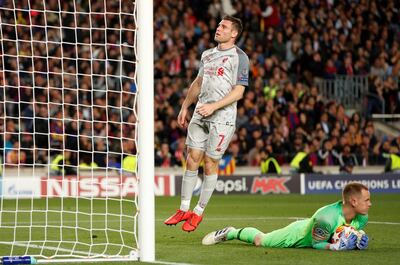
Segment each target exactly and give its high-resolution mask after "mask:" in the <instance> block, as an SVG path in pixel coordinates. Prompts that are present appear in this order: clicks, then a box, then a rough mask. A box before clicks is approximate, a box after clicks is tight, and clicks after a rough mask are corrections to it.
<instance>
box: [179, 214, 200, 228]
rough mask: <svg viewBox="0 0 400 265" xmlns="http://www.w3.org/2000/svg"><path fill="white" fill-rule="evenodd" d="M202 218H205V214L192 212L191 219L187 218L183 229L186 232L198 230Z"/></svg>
mask: <svg viewBox="0 0 400 265" xmlns="http://www.w3.org/2000/svg"><path fill="white" fill-rule="evenodd" d="M201 220H203V215H197V214H196V213H193V212H192V214H191V215H190V217H189V219H187V220H186V222H184V223H183V225H182V230H183V231H186V232H192V231H194V230H196V228H197V226H198V225H199V224H200V222H201Z"/></svg>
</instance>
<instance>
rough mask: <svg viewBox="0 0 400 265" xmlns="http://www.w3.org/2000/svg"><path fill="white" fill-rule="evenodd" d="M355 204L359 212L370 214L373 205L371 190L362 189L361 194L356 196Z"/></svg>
mask: <svg viewBox="0 0 400 265" xmlns="http://www.w3.org/2000/svg"><path fill="white" fill-rule="evenodd" d="M353 206H354V209H355V210H356V212H357V213H358V214H363V215H365V214H368V210H369V207H371V196H370V193H369V191H367V190H362V191H361V195H360V196H356V198H355V200H354V204H353Z"/></svg>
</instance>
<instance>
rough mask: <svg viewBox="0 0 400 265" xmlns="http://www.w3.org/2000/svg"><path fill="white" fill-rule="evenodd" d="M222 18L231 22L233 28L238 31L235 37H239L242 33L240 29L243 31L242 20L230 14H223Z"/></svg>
mask: <svg viewBox="0 0 400 265" xmlns="http://www.w3.org/2000/svg"><path fill="white" fill-rule="evenodd" d="M222 20H228V21H230V22H232V26H233V28H234V29H235V30H236V31H237V32H238V35H237V37H236V39H237V38H239V36H240V34H242V31H243V24H242V20H240V18H236V17H234V16H230V15H226V16H224V17H223V18H222Z"/></svg>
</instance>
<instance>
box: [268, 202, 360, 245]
mask: <svg viewBox="0 0 400 265" xmlns="http://www.w3.org/2000/svg"><path fill="white" fill-rule="evenodd" d="M342 206H343V203H342V202H341V201H339V202H336V203H333V204H329V205H326V206H324V207H322V208H320V209H318V210H317V211H316V212H315V213H314V215H313V216H312V217H311V218H308V219H304V220H300V221H296V222H293V223H291V224H289V225H288V226H286V227H284V228H282V229H278V230H275V231H272V232H270V233H267V234H265V235H264V237H263V240H262V245H263V246H264V247H286V248H288V247H298V248H302V247H313V248H316V249H325V248H327V246H328V244H329V240H330V239H331V237H332V235H333V234H334V233H335V231H336V228H338V227H339V226H342V225H345V224H347V223H346V220H345V218H344V216H343V210H342ZM367 222H368V215H356V217H355V218H354V219H353V220H352V221H351V223H350V224H347V225H351V226H352V227H354V228H355V229H356V230H360V229H363V228H364V226H365V225H366V224H367Z"/></svg>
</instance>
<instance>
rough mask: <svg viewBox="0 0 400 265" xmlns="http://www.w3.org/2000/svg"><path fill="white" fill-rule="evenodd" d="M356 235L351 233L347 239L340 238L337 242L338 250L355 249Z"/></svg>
mask: <svg viewBox="0 0 400 265" xmlns="http://www.w3.org/2000/svg"><path fill="white" fill-rule="evenodd" d="M356 244H357V235H356V234H354V233H351V234H350V235H349V236H348V237H344V236H343V237H341V238H340V241H339V249H340V250H352V249H355V248H356Z"/></svg>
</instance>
